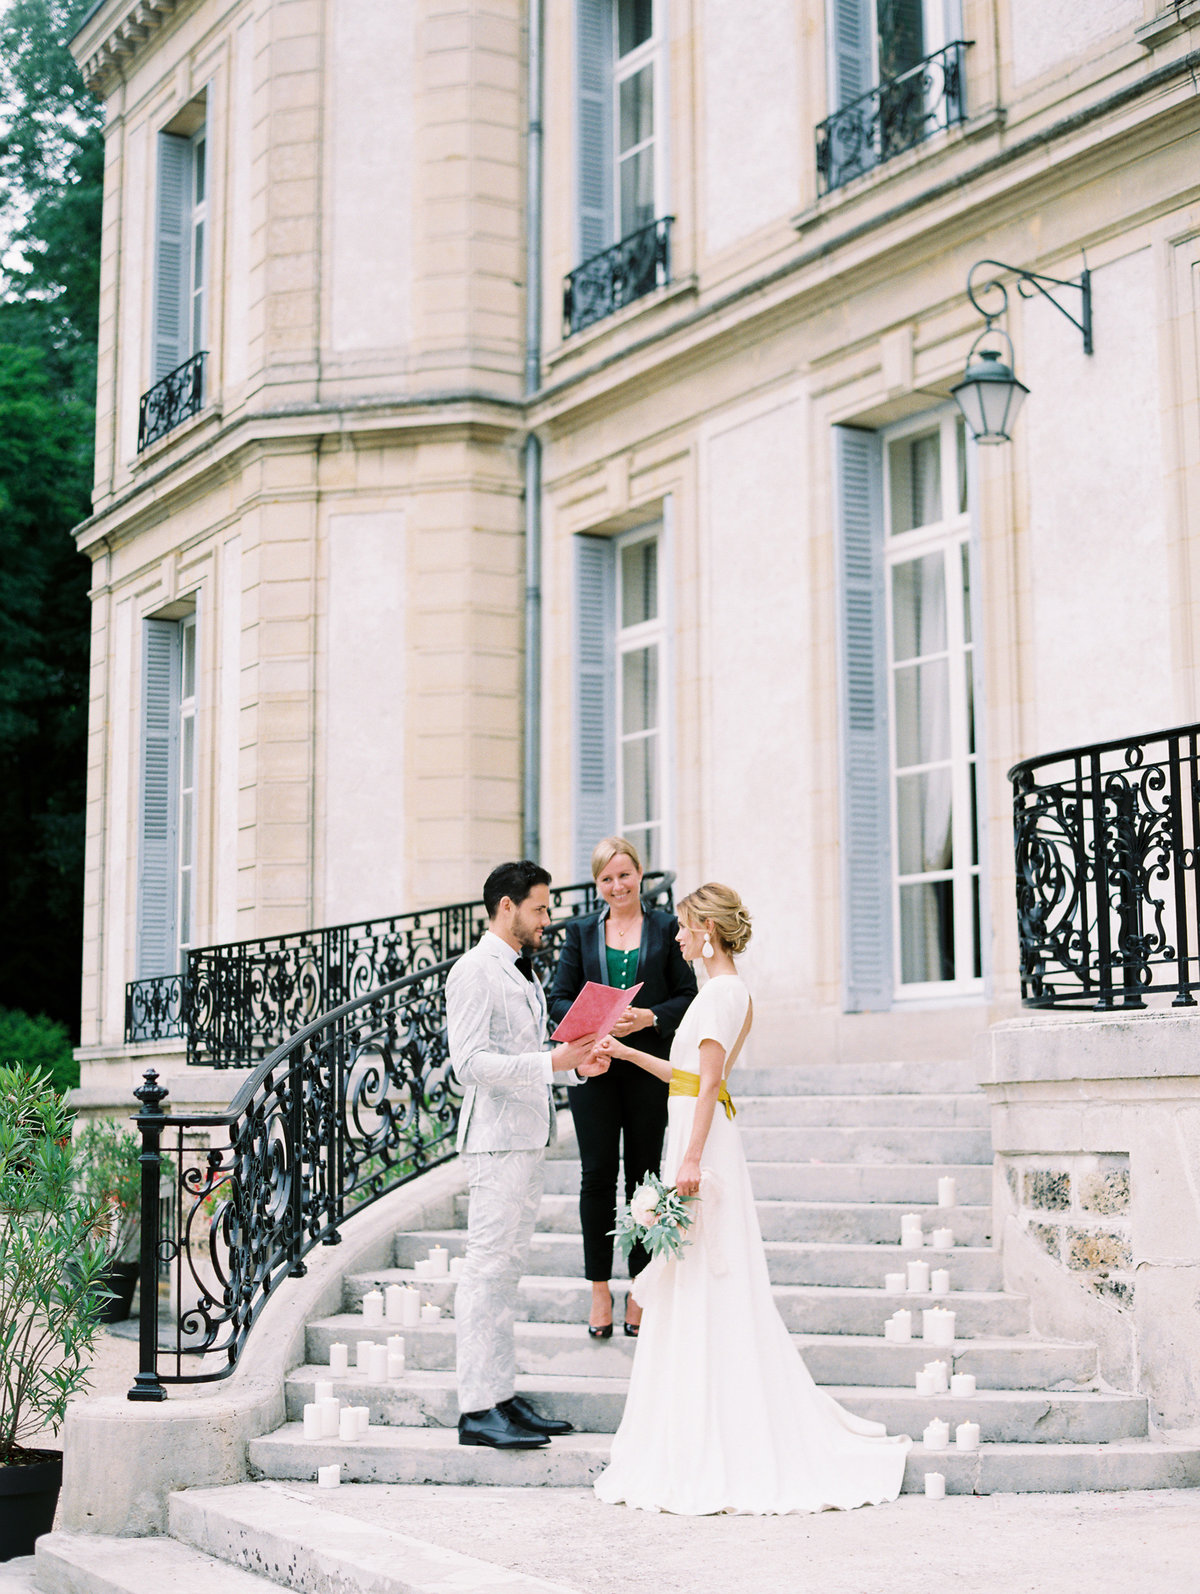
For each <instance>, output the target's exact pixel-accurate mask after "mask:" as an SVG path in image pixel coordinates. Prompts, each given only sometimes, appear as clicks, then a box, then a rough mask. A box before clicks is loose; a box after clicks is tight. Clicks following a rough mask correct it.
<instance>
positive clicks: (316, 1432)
mask: <svg viewBox="0 0 1200 1594" xmlns="http://www.w3.org/2000/svg"><path fill="white" fill-rule="evenodd" d="M304 1437H305V1438H306V1439H319V1438H320V1437H321V1408H320V1406H318V1405H317V1403H316V1401H309V1403H308V1404H307V1405H306V1406H305V1408H304Z"/></svg>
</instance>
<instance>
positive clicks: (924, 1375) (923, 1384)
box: [917, 1369, 937, 1400]
mask: <svg viewBox="0 0 1200 1594" xmlns="http://www.w3.org/2000/svg"><path fill="white" fill-rule="evenodd" d="M917 1394H918V1395H920V1396H921V1398H922V1400H928V1399H929V1398H930V1397H931V1396H933V1395H936V1394H937V1386H936V1385H935V1383H934V1381H933V1374H932V1373H931V1372H926V1371H925V1370H924V1369H922V1371H921V1372H919V1373H918V1374H917Z"/></svg>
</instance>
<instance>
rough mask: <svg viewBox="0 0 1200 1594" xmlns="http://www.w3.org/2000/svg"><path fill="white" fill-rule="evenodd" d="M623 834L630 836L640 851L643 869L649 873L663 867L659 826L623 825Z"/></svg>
mask: <svg viewBox="0 0 1200 1594" xmlns="http://www.w3.org/2000/svg"><path fill="white" fill-rule="evenodd" d="M621 834H622V835H623V836H628V838H629V840H630V841H632V842H633V844H634V846H635V847H636V848H637V850H638V856H639V857H640V858H641V860H642V868H643V869H644V870H646V871H647V872H649V871H650V870H651V869H660V868H661V867H662V861H661V853H662V847H661V845H660V842H659V836H660V831H659V828H658V826H657V825H622V826H621Z"/></svg>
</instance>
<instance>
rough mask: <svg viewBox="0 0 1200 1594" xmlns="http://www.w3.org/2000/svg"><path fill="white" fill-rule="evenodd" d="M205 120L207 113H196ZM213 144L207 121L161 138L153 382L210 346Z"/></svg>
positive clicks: (159, 150) (156, 231)
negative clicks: (210, 160)
mask: <svg viewBox="0 0 1200 1594" xmlns="http://www.w3.org/2000/svg"><path fill="white" fill-rule="evenodd" d="M195 114H199V115H200V116H201V117H203V111H200V112H199V113H194V115H193V120H194V119H195ZM207 156H208V142H207V137H206V130H205V126H204V122H203V120H201V122H200V126H199V128H198V130H197V131H195V132H193V133H190V134H187V135H185V134H183V133H160V134H159V135H158V204H157V217H156V229H155V257H154V266H155V269H154V356H153V372H152V376H153V380H154V381H156V382H157V381H160V380H161V379H162V378H163V377H164V376H166V375H168V373H169V372H171V371H174V370H175V369H176V368H177V367H178V366H180V365H182V364H183V363H184V361H185V360H188V359H190V358H191V357H192V355H193V354H199V353H200V352H201V351H202V350H203V349H204V347H205V340H206V338H207V336H208V331H207V325H206V310H207V305H206V284H207V274H208V263H207V255H206V242H207V240H206V234H207V230H208V229H207V222H208V159H207Z"/></svg>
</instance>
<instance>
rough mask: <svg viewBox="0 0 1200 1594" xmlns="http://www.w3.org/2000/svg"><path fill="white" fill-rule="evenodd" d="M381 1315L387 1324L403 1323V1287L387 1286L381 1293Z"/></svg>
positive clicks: (399, 1285)
mask: <svg viewBox="0 0 1200 1594" xmlns="http://www.w3.org/2000/svg"><path fill="white" fill-rule="evenodd" d="M383 1315H384V1317H385V1318H386V1319H387V1321H388V1322H389V1323H402V1322H403V1321H404V1286H403V1285H402V1284H389V1285H388V1287H387V1289H386V1290H384V1292H383Z"/></svg>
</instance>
